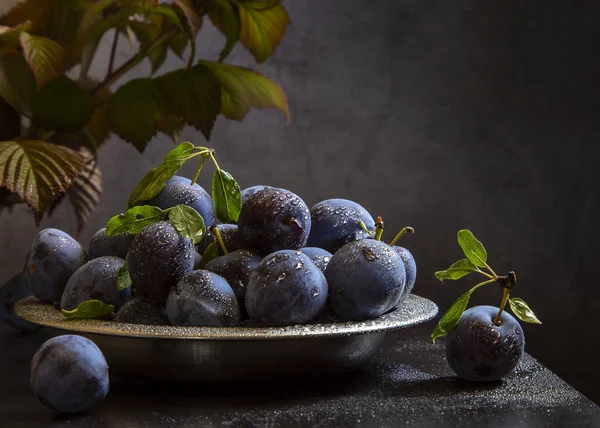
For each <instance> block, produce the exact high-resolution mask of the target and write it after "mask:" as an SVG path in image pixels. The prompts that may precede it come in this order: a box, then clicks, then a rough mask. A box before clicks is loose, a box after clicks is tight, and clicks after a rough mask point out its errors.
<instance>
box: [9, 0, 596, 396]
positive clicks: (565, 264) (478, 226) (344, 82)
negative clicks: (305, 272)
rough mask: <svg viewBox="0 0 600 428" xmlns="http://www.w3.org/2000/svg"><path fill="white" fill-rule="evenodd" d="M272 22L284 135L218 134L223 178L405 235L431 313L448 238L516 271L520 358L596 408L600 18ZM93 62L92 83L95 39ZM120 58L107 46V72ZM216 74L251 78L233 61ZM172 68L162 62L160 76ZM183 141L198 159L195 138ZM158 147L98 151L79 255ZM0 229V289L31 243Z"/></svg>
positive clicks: (225, 129) (487, 296)
mask: <svg viewBox="0 0 600 428" xmlns="http://www.w3.org/2000/svg"><path fill="white" fill-rule="evenodd" d="M285 4H286V6H287V7H288V9H289V11H290V14H291V17H292V20H293V26H292V27H291V28H290V29H289V32H288V34H287V36H286V38H285V39H284V41H283V43H282V45H281V47H280V49H279V50H278V51H277V52H276V53H275V55H274V56H273V58H272V59H271V60H270V61H268V63H267V64H265V65H263V66H262V67H261V71H263V72H264V73H266V74H267V75H269V76H271V77H272V78H274V79H275V80H276V81H278V82H280V84H281V85H282V86H283V88H284V90H285V91H286V92H287V94H288V97H289V102H290V109H291V114H292V121H291V125H290V127H289V128H288V129H286V128H285V120H284V118H283V116H282V115H281V114H280V113H278V112H274V111H263V112H253V113H251V114H250V115H249V116H248V117H247V119H246V120H245V121H244V122H242V123H234V122H228V121H226V120H224V119H219V121H218V123H217V125H216V129H215V131H214V134H213V138H212V139H211V142H210V145H211V146H213V147H216V148H217V149H218V152H219V153H218V156H219V162H220V164H221V166H222V167H223V168H225V169H227V170H229V171H231V172H232V173H233V174H234V176H235V177H236V178H237V179H238V181H239V182H240V185H241V186H242V187H247V186H250V185H254V184H271V185H276V186H281V187H285V188H288V189H290V190H292V191H294V192H297V193H299V194H300V195H301V196H303V197H304V198H305V200H306V202H307V203H308V204H309V205H312V204H314V203H316V202H318V201H319V200H322V199H325V198H331V197H344V198H350V199H354V200H356V201H358V202H359V203H361V204H363V205H364V206H365V207H366V208H367V209H369V210H370V211H371V213H372V214H373V215H375V216H376V215H381V216H383V217H384V219H385V223H386V226H387V227H388V232H387V233H386V234H385V235H384V238H387V239H391V238H392V236H393V235H394V234H395V232H396V231H397V230H399V229H400V228H401V227H402V226H404V225H412V226H414V227H415V229H416V235H414V236H412V237H408V238H406V239H405V240H404V241H403V243H404V244H405V245H406V246H407V247H408V248H410V249H411V250H412V251H413V253H414V255H415V257H416V259H417V263H418V265H419V276H418V280H417V285H416V287H415V292H416V293H417V294H421V295H423V296H426V297H429V298H432V299H434V300H435V301H436V302H437V303H438V304H439V305H440V307H441V310H442V311H444V310H445V309H446V308H447V307H448V305H449V304H450V303H451V301H453V300H454V299H455V298H456V297H458V295H459V294H461V293H462V292H463V291H464V290H466V289H467V288H468V287H469V285H471V284H470V282H472V280H474V278H472V279H467V280H463V281H460V282H456V283H443V284H442V283H440V282H438V281H437V280H436V279H435V278H434V277H433V272H434V271H435V270H438V269H440V268H445V267H447V266H448V265H449V264H450V263H452V262H454V261H455V260H457V259H458V258H459V257H460V254H461V253H460V249H459V247H458V245H457V243H456V240H455V234H456V231H457V230H459V229H460V228H465V227H466V228H470V229H471V230H472V231H473V232H474V233H475V234H476V236H478V237H479V238H480V239H481V240H482V241H483V242H484V244H485V245H486V247H487V249H488V252H489V257H490V262H491V264H492V266H493V267H494V268H495V270H496V271H499V272H505V271H508V270H511V269H514V270H515V271H517V273H518V278H519V283H518V287H517V288H516V290H515V295H518V296H519V297H522V298H524V299H525V300H526V301H528V302H529V303H530V304H531V306H532V307H533V309H534V310H535V311H536V313H537V314H538V316H539V317H540V318H541V319H542V321H543V322H544V324H543V325H542V326H539V327H538V326H530V325H525V326H524V328H525V332H526V337H527V347H526V349H527V351H529V352H530V353H532V354H533V355H534V356H535V357H537V358H539V359H540V360H541V361H542V362H543V363H545V364H546V365H548V366H549V367H550V368H552V369H553V370H554V371H556V372H557V373H558V374H559V375H561V376H562V377H563V378H565V379H566V380H567V381H569V382H570V383H572V384H573V385H574V386H575V387H577V388H578V389H580V390H581V391H582V392H584V393H586V394H588V395H589V396H590V397H592V398H595V399H596V400H597V401H600V390H599V389H598V387H597V386H596V385H597V384H598V382H599V381H600V369H599V368H598V366H597V353H596V352H595V351H594V345H595V342H596V341H597V339H598V338H599V337H600V335H599V334H598V330H597V327H596V324H597V322H596V320H595V318H594V317H596V316H597V314H598V309H600V303H599V298H598V291H597V288H598V280H597V278H598V273H597V272H598V270H597V266H598V257H599V255H600V245H599V239H598V238H600V225H599V224H598V222H597V221H594V220H595V219H597V217H598V212H599V209H600V206H599V201H598V196H597V186H598V182H599V181H598V178H599V175H598V174H597V168H598V166H597V161H598V159H599V157H598V155H599V148H598V147H599V146H598V138H599V137H600V122H599V121H598V119H599V116H598V101H597V100H598V99H599V95H600V80H599V79H598V76H599V75H600V73H599V72H600V60H599V55H598V44H597V42H598V40H599V38H598V36H599V35H600V34H599V30H598V29H599V28H600V26H599V25H598V22H599V21H600V3H599V2H570V1H554V2H547V1H546V2H541V1H528V2H520V1H517V0H514V1H503V2H482V1H474V0H461V1H454V2H448V1H442V0H439V1H425V2H424V1H413V0H395V1H392V0H389V1H383V0H380V1H377V2H364V1H358V0H345V1H341V0H328V1H302V0H289V1H286V2H285ZM223 43H224V40H223V38H222V36H221V35H220V34H219V33H217V32H216V31H215V30H214V28H212V27H211V26H210V24H206V25H205V28H204V29H203V31H202V33H201V36H200V46H199V52H198V54H199V56H202V57H205V58H211V59H216V58H217V56H218V52H219V50H220V47H221V46H222V44H223ZM102 49H103V50H102V52H103V54H102V55H103V57H102V56H101V57H100V58H99V60H98V61H97V62H96V63H95V64H94V70H95V71H96V72H99V73H102V72H104V70H105V67H106V64H105V59H106V58H107V55H108V38H107V39H106V40H105V44H104V45H103V46H102ZM129 54H130V50H129V49H128V46H127V44H126V42H123V43H121V47H120V51H119V55H118V60H119V61H124V60H125V59H126V58H127V57H128V56H129ZM231 61H233V62H235V63H237V64H240V65H251V64H252V61H251V60H250V58H249V56H248V55H247V54H246V52H245V51H243V50H242V49H241V48H236V49H235V50H234V52H233V56H232V57H231ZM146 66H147V65H144V67H146ZM175 67H179V60H178V59H177V58H175V57H172V58H169V60H168V61H167V63H166V64H165V66H164V67H163V70H161V71H167V70H169V69H172V68H175ZM141 74H142V73H141V69H139V70H137V74H136V73H135V72H132V73H130V74H129V75H128V76H127V77H128V78H134V77H137V76H138V75H141ZM181 140H182V141H185V140H191V141H194V142H197V143H204V141H203V138H202V136H201V134H200V133H199V132H196V131H194V130H193V129H186V130H185V131H184V133H183V135H182V136H181ZM172 146H173V143H172V142H171V141H170V140H168V139H166V138H163V137H157V138H156V139H155V140H154V141H153V142H152V143H151V144H150V145H149V146H148V148H147V149H146V151H145V153H144V154H143V155H139V154H138V153H137V152H136V150H135V149H133V148H132V147H131V146H129V145H126V144H124V143H122V142H121V141H119V140H118V139H117V138H112V139H111V141H110V142H109V143H108V144H107V145H106V147H104V149H103V150H102V152H101V155H100V167H101V169H102V171H103V172H104V183H105V189H106V191H105V194H104V195H103V197H102V205H101V206H100V207H99V208H98V209H97V211H96V213H95V214H94V216H93V218H92V219H91V221H90V223H89V224H88V226H87V227H86V229H85V230H84V232H83V233H82V235H81V236H80V240H81V242H83V243H86V245H87V242H89V239H90V238H91V236H92V234H93V233H94V232H95V231H96V230H97V229H99V228H100V227H103V225H104V224H105V223H106V221H107V219H108V218H109V217H110V216H112V215H114V214H115V213H118V212H120V211H122V210H123V208H124V206H125V204H126V201H127V197H128V193H129V192H130V191H131V190H132V189H133V187H134V186H135V185H136V183H137V182H138V180H139V179H140V178H141V177H142V176H143V174H144V173H145V172H146V171H147V170H148V169H149V168H151V167H152V166H155V165H156V163H157V162H159V160H160V159H162V157H163V156H164V154H165V153H166V152H167V151H168V150H169V149H170V148H171V147H172ZM184 172H185V173H186V174H187V175H188V176H190V175H191V174H192V173H193V167H192V166H189V167H188V168H185V170H184ZM207 175H209V174H207ZM205 178H206V176H205ZM201 183H203V184H207V183H208V181H206V180H204V181H202V180H201ZM0 222H1V226H0V242H3V243H4V248H5V250H4V252H3V254H2V257H1V260H0V279H2V280H3V279H4V278H7V277H8V276H9V275H11V274H13V273H15V272H16V271H18V270H19V269H20V267H21V265H22V261H23V258H24V256H25V253H26V251H27V247H28V245H29V242H30V240H31V238H32V237H33V235H34V234H35V233H36V231H37V229H36V227H35V225H34V224H33V220H32V219H31V217H29V216H28V215H27V214H26V212H25V210H22V209H19V210H15V211H14V212H13V213H12V214H10V215H7V214H2V217H0ZM50 226H51V227H58V228H61V229H64V230H66V231H68V232H70V233H75V224H74V218H73V215H72V214H71V212H70V208H68V207H66V206H65V207H63V208H62V209H60V210H59V211H58V212H57V213H56V214H55V215H54V217H53V218H52V219H49V220H48V219H47V220H45V221H44V222H43V224H42V227H50ZM390 229H391V230H390ZM478 303H487V304H494V305H498V304H499V303H500V291H499V290H495V289H492V290H487V291H482V292H480V294H479V296H476V298H474V300H473V304H478ZM431 325H432V327H433V323H432V324H431Z"/></svg>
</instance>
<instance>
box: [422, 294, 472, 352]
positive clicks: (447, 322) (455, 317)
mask: <svg viewBox="0 0 600 428" xmlns="http://www.w3.org/2000/svg"><path fill="white" fill-rule="evenodd" d="M476 289H477V287H473V288H471V289H470V290H469V291H467V292H466V293H464V294H462V295H461V296H460V297H459V298H458V299H456V301H455V302H454V303H453V304H452V306H450V309H448V311H447V312H446V313H445V314H444V316H443V317H442V318H441V319H440V321H439V322H438V324H437V325H436V326H435V329H434V330H433V333H431V340H432V341H433V342H434V343H435V339H437V338H439V337H442V336H445V335H447V334H448V333H450V332H451V331H452V330H453V329H454V327H456V325H457V324H458V322H459V321H460V317H461V315H462V314H463V312H464V311H465V309H466V308H467V304H468V303H469V299H470V298H471V294H473V292H474V291H475V290H476Z"/></svg>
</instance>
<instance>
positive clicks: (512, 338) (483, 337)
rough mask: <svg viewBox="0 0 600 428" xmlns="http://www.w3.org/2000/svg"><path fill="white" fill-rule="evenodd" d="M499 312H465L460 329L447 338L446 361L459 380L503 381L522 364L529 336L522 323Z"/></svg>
mask: <svg viewBox="0 0 600 428" xmlns="http://www.w3.org/2000/svg"><path fill="white" fill-rule="evenodd" d="M498 311H499V309H498V308H496V307H493V306H475V307H473V308H471V309H468V310H466V311H465V312H463V314H462V316H461V318H460V321H459V322H458V325H457V326H456V327H455V328H454V329H453V330H452V331H451V332H450V333H448V336H447V337H446V357H447V359H448V364H449V365H450V368H452V370H453V371H454V373H456V374H457V375H458V376H459V377H461V378H463V379H466V380H470V381H476V382H492V381H497V380H500V379H502V378H503V377H504V376H506V375H507V374H509V373H510V372H511V371H512V370H513V369H514V368H515V367H516V366H517V364H518V362H519V360H520V359H521V356H522V355H523V352H524V350H525V334H524V333H523V329H522V328H521V325H520V324H519V322H518V321H517V320H516V319H515V318H514V317H513V316H512V315H511V314H509V313H507V312H502V316H501V317H500V325H495V324H494V319H495V318H496V316H497V315H498Z"/></svg>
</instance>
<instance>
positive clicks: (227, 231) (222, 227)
mask: <svg viewBox="0 0 600 428" xmlns="http://www.w3.org/2000/svg"><path fill="white" fill-rule="evenodd" d="M207 227H208V229H207V232H206V236H205V237H204V238H203V239H202V241H200V243H199V244H198V252H199V253H200V254H203V253H204V251H206V248H207V247H208V246H209V245H210V243H211V242H214V241H215V235H214V234H213V233H212V232H211V230H210V225H209V226H207ZM217 229H219V233H220V234H221V239H223V243H224V244H225V248H227V252H229V253H231V252H233V251H235V250H241V249H243V248H244V244H243V242H242V240H241V239H240V235H239V232H238V227H237V224H227V223H226V224H218V225H217ZM217 249H218V250H219V254H221V255H223V251H222V250H221V246H220V245H217Z"/></svg>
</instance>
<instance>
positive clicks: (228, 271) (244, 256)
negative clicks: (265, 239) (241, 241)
mask: <svg viewBox="0 0 600 428" xmlns="http://www.w3.org/2000/svg"><path fill="white" fill-rule="evenodd" d="M260 261H261V257H258V256H257V255H255V254H252V253H251V252H250V251H248V250H237V251H234V252H232V253H229V254H227V255H224V256H220V257H216V258H214V259H212V260H211V261H209V262H208V263H207V264H206V266H205V269H206V270H209V271H211V272H213V273H216V274H217V275H220V276H222V277H223V278H225V279H226V280H227V282H228V283H229V285H230V286H231V288H232V289H233V291H234V293H235V297H236V298H237V300H238V303H239V305H240V310H241V312H242V315H245V312H246V307H245V304H246V289H247V288H248V281H249V280H250V274H251V273H252V271H253V270H254V269H255V268H256V267H257V266H258V264H259V263H260Z"/></svg>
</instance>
